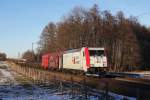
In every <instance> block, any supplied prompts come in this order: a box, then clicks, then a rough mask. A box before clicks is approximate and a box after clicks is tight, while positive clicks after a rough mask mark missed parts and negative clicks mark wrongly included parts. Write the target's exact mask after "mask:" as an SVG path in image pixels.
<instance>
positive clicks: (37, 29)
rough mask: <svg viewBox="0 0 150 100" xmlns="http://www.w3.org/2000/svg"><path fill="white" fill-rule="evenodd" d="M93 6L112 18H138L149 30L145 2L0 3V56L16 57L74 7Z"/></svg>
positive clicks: (148, 10) (34, 0) (46, 0)
mask: <svg viewBox="0 0 150 100" xmlns="http://www.w3.org/2000/svg"><path fill="white" fill-rule="evenodd" d="M93 4H98V5H99V7H100V10H109V11H111V12H112V13H113V14H115V13H116V12H117V11H123V12H124V13H125V15H126V16H130V15H133V16H138V15H140V16H139V21H140V22H141V23H142V24H144V25H146V26H150V21H149V18H150V6H149V4H150V1H149V0H0V52H5V53H7V55H8V56H9V57H17V56H18V52H20V53H22V52H24V51H26V50H27V49H31V44H32V42H37V41H38V40H39V36H40V34H41V32H42V29H43V28H44V26H45V25H47V24H48V22H50V21H53V22H58V21H59V20H61V18H62V16H63V15H65V14H67V13H68V12H69V11H70V10H71V9H72V8H74V7H75V6H83V7H85V8H89V7H92V5H93ZM141 14H142V15H141ZM35 47H36V44H35V45H34V48H35Z"/></svg>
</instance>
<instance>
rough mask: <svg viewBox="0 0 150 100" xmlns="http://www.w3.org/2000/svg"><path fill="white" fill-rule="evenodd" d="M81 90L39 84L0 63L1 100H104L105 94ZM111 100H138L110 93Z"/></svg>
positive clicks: (58, 85)
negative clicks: (96, 94)
mask: <svg viewBox="0 0 150 100" xmlns="http://www.w3.org/2000/svg"><path fill="white" fill-rule="evenodd" d="M80 90H81V89H80V88H76V87H74V89H72V88H70V87H69V88H68V87H66V86H63V87H62V84H61V85H60V84H57V85H56V84H51V85H50V84H49V85H46V84H37V83H36V82H34V81H32V80H31V79H28V78H26V77H24V76H22V75H20V74H17V73H15V72H14V71H12V70H11V69H10V68H9V66H8V65H7V64H5V62H0V100H104V96H103V94H99V96H94V95H92V94H90V95H89V94H88V96H87V95H86V96H85V92H83V91H80ZM108 94H109V98H110V100H123V98H126V99H127V100H136V99H135V98H131V97H125V96H122V95H117V94H114V93H108Z"/></svg>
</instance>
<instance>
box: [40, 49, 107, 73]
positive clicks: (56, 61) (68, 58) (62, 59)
mask: <svg viewBox="0 0 150 100" xmlns="http://www.w3.org/2000/svg"><path fill="white" fill-rule="evenodd" d="M42 66H43V67H44V68H45V69H50V70H53V69H57V70H73V71H81V72H84V73H93V74H96V73H98V72H100V71H102V70H104V69H106V68H107V57H106V52H105V49H104V48H99V47H97V48H92V47H82V48H79V49H73V50H67V51H63V52H55V53H48V54H44V55H43V56H42Z"/></svg>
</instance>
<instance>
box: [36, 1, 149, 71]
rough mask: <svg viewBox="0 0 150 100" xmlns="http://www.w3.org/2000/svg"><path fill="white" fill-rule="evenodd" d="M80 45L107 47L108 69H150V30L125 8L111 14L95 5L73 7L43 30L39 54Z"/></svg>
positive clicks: (79, 46)
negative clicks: (128, 13) (125, 12)
mask: <svg viewBox="0 0 150 100" xmlns="http://www.w3.org/2000/svg"><path fill="white" fill-rule="evenodd" d="M81 47H104V48H106V52H107V58H108V66H109V70H113V71H126V70H133V69H150V63H149V61H150V52H149V51H150V29H149V28H147V27H146V26H144V25H141V24H140V23H139V22H138V20H137V18H136V17H133V16H131V17H129V18H127V17H125V15H124V13H123V12H122V11H119V12H117V14H116V15H112V14H111V13H110V12H109V11H108V10H105V11H101V10H100V9H99V7H98V6H97V5H96V4H95V5H93V7H91V8H89V9H87V8H83V7H75V8H73V9H72V10H71V11H70V12H69V13H68V14H67V15H66V16H64V17H63V18H62V20H61V21H59V22H57V23H54V22H50V23H49V24H48V25H46V26H45V28H44V29H43V31H42V33H41V36H40V40H39V48H38V49H39V50H40V54H41V55H42V54H44V53H49V52H58V51H63V50H67V49H75V48H81Z"/></svg>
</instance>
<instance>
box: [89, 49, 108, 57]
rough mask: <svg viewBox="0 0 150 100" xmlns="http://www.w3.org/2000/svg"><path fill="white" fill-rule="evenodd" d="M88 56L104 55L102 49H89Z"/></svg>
mask: <svg viewBox="0 0 150 100" xmlns="http://www.w3.org/2000/svg"><path fill="white" fill-rule="evenodd" d="M89 54H90V56H104V55H105V53H104V50H89Z"/></svg>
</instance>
